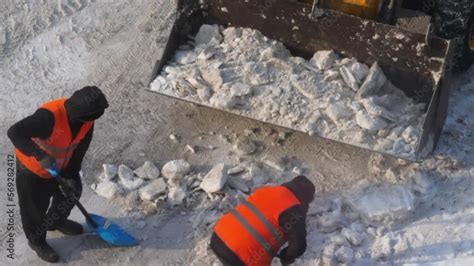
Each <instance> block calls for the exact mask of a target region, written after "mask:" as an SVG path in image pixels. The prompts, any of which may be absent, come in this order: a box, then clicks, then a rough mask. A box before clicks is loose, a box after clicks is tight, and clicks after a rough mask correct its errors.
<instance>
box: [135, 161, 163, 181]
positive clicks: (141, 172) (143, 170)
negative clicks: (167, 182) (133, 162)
mask: <svg viewBox="0 0 474 266" xmlns="http://www.w3.org/2000/svg"><path fill="white" fill-rule="evenodd" d="M134 173H135V174H136V175H137V176H138V177H140V178H144V179H156V178H158V177H159V176H160V169H158V167H156V166H155V164H153V163H152V162H150V161H146V162H145V163H144V164H143V165H142V166H140V167H139V168H137V169H135V171H134Z"/></svg>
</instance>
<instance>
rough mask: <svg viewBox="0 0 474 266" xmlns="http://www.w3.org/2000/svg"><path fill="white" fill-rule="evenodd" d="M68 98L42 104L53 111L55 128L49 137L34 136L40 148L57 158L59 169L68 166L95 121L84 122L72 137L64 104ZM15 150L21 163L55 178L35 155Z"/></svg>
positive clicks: (44, 107)
mask: <svg viewBox="0 0 474 266" xmlns="http://www.w3.org/2000/svg"><path fill="white" fill-rule="evenodd" d="M66 100H67V99H59V100H54V101H51V102H48V103H45V104H44V105H43V106H41V108H43V109H46V110H49V111H50V112H51V113H53V115H54V128H53V131H52V133H51V136H49V138H47V139H39V138H32V140H33V141H34V142H35V143H36V144H37V145H38V147H39V148H40V149H42V150H43V151H45V152H46V153H47V154H48V155H50V156H52V157H53V158H55V159H56V163H57V167H58V169H59V170H63V169H65V168H66V167H67V165H68V163H69V160H70V159H71V157H72V155H73V153H74V150H75V149H76V147H77V145H79V143H80V142H81V140H82V139H83V138H84V137H85V136H86V134H87V132H89V130H90V129H91V128H92V125H93V124H94V122H86V123H84V124H83V125H82V127H81V129H80V130H79V133H78V134H77V136H76V138H75V139H72V135H71V128H70V126H69V120H68V117H67V112H66V108H65V106H64V103H65V102H66ZM15 151H16V156H17V158H18V160H19V161H20V163H21V164H22V165H24V166H25V167H26V168H27V169H28V170H30V171H31V172H33V173H35V174H36V175H38V176H40V177H42V178H45V179H51V178H53V176H51V175H50V174H49V172H48V171H47V170H46V169H44V168H43V167H42V166H41V164H40V163H39V161H38V160H37V159H36V158H35V157H34V156H27V155H25V154H24V153H23V152H22V151H20V150H19V149H16V150H15Z"/></svg>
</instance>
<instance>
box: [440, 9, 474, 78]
mask: <svg viewBox="0 0 474 266" xmlns="http://www.w3.org/2000/svg"><path fill="white" fill-rule="evenodd" d="M473 16H474V1H473V0H439V1H438V4H437V7H436V9H435V11H434V16H433V19H434V27H435V33H436V35H437V36H439V37H441V38H445V39H448V40H453V45H454V59H453V64H452V65H451V69H452V70H453V72H462V71H464V70H466V69H467V68H469V67H470V65H471V64H472V62H473V54H474V52H473V51H474V49H473V48H471V45H470V41H471V36H472V34H473V33H472V31H473Z"/></svg>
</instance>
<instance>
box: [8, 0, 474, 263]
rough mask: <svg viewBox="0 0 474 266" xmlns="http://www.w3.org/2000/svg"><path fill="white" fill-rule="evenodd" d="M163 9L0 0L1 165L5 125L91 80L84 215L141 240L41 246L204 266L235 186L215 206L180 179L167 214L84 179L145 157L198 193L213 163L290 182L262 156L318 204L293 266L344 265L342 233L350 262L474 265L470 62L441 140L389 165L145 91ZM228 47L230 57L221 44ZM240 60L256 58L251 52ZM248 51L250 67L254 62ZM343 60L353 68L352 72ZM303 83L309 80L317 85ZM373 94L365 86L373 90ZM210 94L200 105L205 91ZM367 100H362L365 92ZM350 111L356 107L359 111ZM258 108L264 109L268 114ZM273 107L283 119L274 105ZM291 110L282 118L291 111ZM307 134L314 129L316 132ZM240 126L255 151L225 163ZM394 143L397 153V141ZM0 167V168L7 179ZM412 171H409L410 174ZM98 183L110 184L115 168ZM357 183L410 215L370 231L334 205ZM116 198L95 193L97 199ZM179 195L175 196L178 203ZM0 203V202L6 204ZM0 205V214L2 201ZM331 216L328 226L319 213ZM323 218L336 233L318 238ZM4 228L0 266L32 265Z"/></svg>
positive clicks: (230, 33)
mask: <svg viewBox="0 0 474 266" xmlns="http://www.w3.org/2000/svg"><path fill="white" fill-rule="evenodd" d="M174 5H175V2H174V1H160V0H158V1H156V0H153V1H151V0H140V1H136V2H135V1H134V2H130V1H123V0H117V1H107V2H106V3H105V2H103V1H60V2H54V3H53V2H48V1H24V0H18V1H14V2H11V1H6V3H5V5H4V6H2V7H3V8H2V10H1V11H0V12H1V13H2V17H4V18H5V22H6V23H5V24H4V25H2V26H1V27H0V28H1V29H0V43H1V44H0V45H1V49H0V68H1V71H0V81H1V84H2V92H4V93H2V94H0V101H1V102H2V104H1V105H0V114H1V116H0V118H1V123H2V127H0V130H3V131H2V134H1V136H3V138H2V139H1V141H0V145H1V149H0V151H1V153H2V158H7V153H11V151H12V146H11V144H10V142H9V141H8V139H7V138H6V130H7V129H8V127H9V126H10V125H11V124H12V123H14V122H15V121H17V120H18V119H20V118H22V117H25V116H27V115H30V114H31V113H32V112H33V111H34V110H35V109H36V108H37V106H38V105H39V104H41V103H43V102H45V101H47V100H51V99H54V98H58V97H66V96H69V95H70V94H71V93H72V92H73V91H74V90H75V89H77V88H80V87H82V86H85V85H88V84H91V83H94V84H97V85H98V86H100V87H101V88H102V89H103V90H104V92H105V93H106V94H107V96H108V98H109V100H110V103H111V107H110V109H108V110H107V112H106V114H105V115H104V117H103V118H101V119H100V120H99V121H98V122H97V123H96V131H95V132H94V140H93V142H92V143H91V148H90V149H89V151H88V153H87V156H86V158H85V159H84V162H83V172H84V177H83V183H84V191H83V195H82V198H81V203H82V204H83V205H84V206H85V207H86V209H87V210H88V211H90V212H92V213H97V214H100V215H103V216H104V217H108V218H110V219H111V220H112V221H114V222H117V223H118V224H120V225H121V226H122V227H123V228H125V229H126V230H127V231H129V232H131V233H132V234H133V235H134V236H136V237H137V238H139V239H140V246H139V247H134V248H123V249H120V252H117V249H113V248H109V247H107V246H104V243H103V242H101V241H100V240H99V239H97V238H95V237H91V234H93V232H91V231H88V233H87V234H85V235H82V236H77V237H64V236H63V235H60V234H58V233H56V232H48V242H49V243H50V244H51V245H52V246H53V247H54V248H55V249H56V250H57V251H58V252H59V253H60V255H61V259H62V261H61V262H62V263H68V264H72V265H94V264H117V263H118V264H124V265H125V264H139V265H161V264H166V265H212V264H214V263H216V262H217V258H216V257H215V256H214V255H213V254H212V252H211V251H210V250H209V249H208V241H209V236H210V234H211V232H212V227H213V224H214V223H215V221H216V220H217V219H218V218H219V217H220V216H221V215H222V213H224V212H225V211H226V210H227V209H228V208H229V206H235V204H237V203H238V200H239V199H241V198H242V197H245V196H242V194H243V193H242V194H239V192H238V191H236V190H235V189H228V188H224V194H225V195H226V196H225V198H223V196H222V195H213V197H214V196H215V198H214V199H210V198H208V197H207V195H205V194H204V193H199V192H191V191H190V190H189V187H191V186H188V185H187V184H186V190H185V188H184V187H182V188H173V190H174V194H173V195H172V198H173V199H175V200H176V202H178V203H180V205H177V206H175V207H171V206H170V205H167V204H166V203H167V197H168V196H169V194H168V193H167V194H165V195H160V196H159V197H158V198H157V199H155V200H154V201H153V202H150V201H143V202H140V200H141V199H140V198H139V196H138V197H137V195H138V189H137V190H134V191H131V192H129V193H127V194H126V195H125V194H124V195H122V194H121V193H117V194H116V195H115V197H112V198H110V200H106V199H105V198H104V197H102V196H99V195H96V193H95V192H94V191H91V190H90V189H89V187H90V185H91V184H95V183H97V180H96V179H95V178H96V177H99V176H101V174H102V173H103V171H104V168H102V164H110V165H119V164H122V163H123V164H125V165H128V166H130V167H132V168H133V169H135V168H136V167H139V166H141V165H142V164H143V162H144V161H145V159H146V160H149V161H152V162H155V163H156V164H157V165H160V166H161V165H165V164H166V163H167V162H169V161H170V160H174V159H175V158H183V159H185V160H186V161H189V163H190V164H192V165H193V171H196V172H197V173H198V174H196V175H195V176H194V174H192V173H190V176H191V177H189V178H188V176H184V177H183V179H182V180H181V181H182V182H183V183H187V182H188V181H189V182H191V181H193V184H194V185H192V186H199V183H200V179H199V174H202V176H204V174H205V173H207V172H208V171H209V170H210V169H211V168H212V167H213V166H214V165H217V164H219V163H225V164H228V165H239V166H241V167H243V168H245V169H247V172H242V173H239V174H236V175H235V177H239V178H242V180H244V181H245V182H246V183H247V184H248V185H249V187H250V188H251V189H254V188H255V184H254V183H255V181H258V182H256V183H261V184H268V182H271V183H281V182H284V181H286V180H287V178H291V177H292V176H294V173H291V172H283V173H282V172H279V171H278V170H276V169H274V168H272V167H268V168H267V167H266V164H261V163H258V162H260V161H261V160H262V159H263V158H264V157H268V156H273V157H274V158H275V160H276V159H278V158H281V157H286V158H291V159H293V160H294V161H295V165H293V166H291V167H287V168H286V169H293V168H295V167H298V168H299V169H304V170H305V174H307V175H308V177H309V178H310V179H311V180H312V181H313V182H314V183H315V184H316V187H317V193H316V196H317V198H316V200H315V202H314V203H313V204H312V205H311V209H312V211H311V215H310V216H308V219H307V232H308V237H307V239H308V248H307V251H306V253H305V254H304V255H303V257H302V258H300V259H298V260H297V261H296V263H295V265H320V263H323V262H324V263H326V264H329V263H337V259H338V258H339V259H344V258H350V256H348V255H350V254H348V253H350V252H344V250H342V251H340V252H339V253H337V254H338V255H340V256H339V257H337V256H336V252H337V251H338V250H340V249H341V246H340V245H338V244H335V243H331V242H330V240H331V239H333V240H336V239H337V241H341V238H340V237H339V236H344V237H345V238H346V239H347V241H346V243H347V242H349V244H350V246H349V245H348V246H346V247H347V248H350V249H352V250H353V254H354V255H353V260H352V264H355V265H392V264H395V265H402V264H403V265H472V264H473V262H474V253H473V241H474V237H473V236H474V232H473V227H472V224H473V222H474V220H473V213H474V207H473V206H474V205H473V202H474V198H473V195H474V185H473V183H472V179H473V178H474V156H472V154H473V150H474V136H473V134H472V128H473V126H474V115H473V114H474V105H473V102H474V79H473V77H474V68H471V69H470V70H469V71H468V72H467V73H465V74H463V75H461V76H456V77H455V78H454V79H453V81H452V90H451V93H450V94H451V95H450V109H449V113H448V118H447V121H446V125H445V129H444V133H443V135H442V136H441V138H440V143H439V146H438V149H437V150H436V152H435V154H434V156H432V157H430V158H428V159H427V160H425V161H422V162H408V161H403V160H395V159H393V158H391V157H385V156H381V155H378V154H377V155H375V154H373V153H369V152H367V151H364V150H361V149H357V148H353V147H350V146H347V145H340V144H337V143H334V142H328V141H326V140H322V139H319V138H309V137H308V136H305V135H303V134H299V133H295V134H292V135H291V136H288V137H285V138H284V140H282V139H281V138H280V137H279V135H280V133H285V132H284V130H282V129H281V128H277V127H270V126H266V125H263V124H261V123H255V122H252V121H249V120H246V119H238V118H235V117H234V116H230V115H225V114H222V113H220V112H215V111H211V110H204V109H200V108H197V107H195V106H192V105H187V104H184V103H179V102H175V101H171V100H169V99H167V98H165V97H161V96H158V95H155V94H150V93H149V92H145V89H146V88H147V85H148V82H149V78H150V77H149V74H150V72H151V69H152V68H153V66H154V64H155V62H156V60H157V59H159V54H160V53H161V52H162V49H163V48H164V47H163V46H164V43H162V42H160V40H161V38H167V34H168V33H169V30H170V28H171V26H172V25H171V24H172V23H170V20H169V19H170V18H171V19H172V18H174V14H173V12H172V10H173V9H174V8H175V6H174ZM239 32H240V33H239ZM239 34H240V35H241V36H242V34H243V32H242V31H241V30H239V29H235V28H228V29H226V30H225V31H224V34H223V36H224V40H233V39H235V38H234V36H238V35H239ZM241 36H240V37H241ZM379 37H380V36H379ZM240 41H241V42H243V41H245V40H244V39H241V40H240ZM221 45H222V43H221ZM226 49H232V45H228V47H226ZM208 52H209V51H208ZM275 52H276V53H275ZM280 52H281V50H280V49H279V48H278V47H276V48H275V49H274V50H273V51H270V50H269V51H267V53H266V54H265V58H264V59H265V60H267V61H270V62H271V61H272V60H275V59H268V58H269V57H270V56H271V55H272V54H273V56H275V57H276V55H275V54H277V55H278V56H284V54H281V53H280ZM211 53H212V54H213V55H212V57H211V58H207V59H206V60H213V58H214V57H215V56H216V55H218V53H214V52H209V53H208V56H209V54H211ZM245 54H246V55H245V56H253V53H252V51H246V53H245ZM206 57H207V56H206ZM258 57H259V58H258V60H259V59H260V54H258ZM199 60H203V59H200V58H198V59H197V61H196V62H198V61H199ZM275 62H280V61H275ZM280 63H281V62H280ZM346 66H347V67H348V68H349V70H350V71H354V68H353V66H354V65H353V64H348V65H346ZM302 67H304V68H305V69H306V70H308V71H312V72H314V70H316V71H320V69H319V68H318V67H317V66H314V65H311V64H310V63H307V65H302ZM312 69H313V70H312ZM314 73H316V72H314ZM353 73H354V76H357V74H355V72H353ZM369 75H370V74H369ZM224 76H225V75H224ZM321 78H322V79H325V82H327V80H332V81H335V80H339V81H340V79H341V77H340V74H339V71H327V72H326V73H325V74H324V75H323V76H322V77H321ZM371 79H373V80H376V79H374V78H371ZM295 80H298V79H295ZM305 80H307V79H305V78H302V79H301V80H300V81H299V82H300V83H298V84H300V89H302V90H305V91H307V95H308V96H314V95H317V93H319V91H315V90H308V89H309V88H311V86H309V85H308V84H311V83H307V84H304V82H303V81H305ZM381 80H383V78H382V79H381ZM257 81H258V80H257ZM311 82H313V84H317V83H316V82H315V81H314V80H313V81H311ZM374 83H376V82H375V81H374ZM163 84H164V83H163ZM163 84H162V85H163ZM301 84H303V85H301ZM307 85H308V86H307ZM160 86H161V85H160ZM313 87H314V86H313ZM376 87H377V86H375V87H374V88H373V89H374V91H379V89H378V88H376ZM362 88H364V86H361V89H359V91H358V92H359V94H360V92H361V91H362ZM318 89H321V88H318ZM198 91H199V90H198ZM234 92H236V91H234ZM256 92H260V91H259V90H257V91H255V90H252V92H251V93H250V94H249V95H253V94H254V93H256ZM207 93H208V95H209V97H210V93H211V91H209V90H208V91H207ZM205 94H206V93H203V96H206V95H205ZM274 95H280V96H282V95H284V91H282V90H280V92H279V93H277V91H276V90H275V91H273V92H272V93H271V94H267V95H265V97H266V98H267V99H268V100H269V97H276V96H274ZM237 97H241V96H237ZM246 97H248V96H246ZM305 97H306V96H305ZM370 97H372V92H371V93H369V96H368V97H367V96H365V95H364V96H363V97H362V98H365V99H369V98H370ZM203 98H204V99H205V98H206V97H203ZM308 98H309V97H308ZM208 100H209V98H207V99H206V100H203V101H208ZM269 101H271V100H269ZM335 102H336V101H335ZM374 102H375V103H377V101H374ZM332 103H333V102H332ZM308 104H309V103H308ZM347 106H348V107H350V108H351V109H352V110H354V112H356V111H360V109H359V110H357V106H354V105H349V104H348V105H347ZM379 106H382V107H386V106H384V105H379ZM359 107H360V108H364V109H365V108H366V107H365V106H363V105H362V104H361V106H359ZM268 108H269V110H272V108H271V106H269V107H268ZM402 108H405V107H402ZM274 109H276V110H281V111H284V109H285V107H284V106H283V107H282V106H278V107H277V108H274ZM288 109H290V111H291V108H288ZM366 111H367V112H369V111H368V110H366ZM288 113H291V112H288ZM270 114H271V112H270ZM289 117H290V116H288V118H289ZM314 117H316V115H315V116H314ZM295 119H298V117H297V116H296V117H295ZM385 119H386V118H385ZM295 121H297V120H295ZM317 126H318V127H323V125H322V124H321V125H319V124H318V125H317ZM328 126H333V125H332V122H330V121H329V122H328ZM246 129H259V130H252V132H253V133H252V134H251V135H250V136H251V138H252V140H253V141H255V142H256V143H258V144H259V146H260V145H261V147H264V148H263V149H262V150H261V151H260V150H259V152H256V153H255V154H253V155H252V156H249V157H248V158H241V157H239V156H235V155H233V153H232V151H233V145H234V144H235V142H236V139H237V138H238V135H243V134H244V131H245V130H246ZM405 130H408V129H407V127H405V128H399V129H397V131H398V132H395V133H394V131H392V133H390V134H387V135H388V137H390V139H389V140H391V141H394V140H397V139H398V138H400V139H403V142H404V143H406V142H407V141H413V139H412V137H410V136H409V133H410V131H411V129H409V130H408V131H407V132H405ZM415 130H416V128H415ZM209 132H215V134H209ZM383 133H384V132H379V134H383ZM385 133H386V132H385ZM404 133H405V134H404ZM170 134H175V135H176V136H178V135H179V138H180V139H182V140H183V141H185V143H187V144H192V145H197V146H199V147H207V146H209V145H212V146H214V147H216V149H212V150H205V151H203V152H198V153H196V154H189V153H185V149H184V144H183V145H181V144H180V143H178V142H174V141H172V140H170V139H169V136H170ZM220 136H222V138H221V137H220ZM397 145H399V146H400V147H404V144H403V143H400V142H399V144H397ZM389 146H390V145H389ZM391 146H392V147H393V144H392V145H391ZM5 161H6V160H3V161H2V163H1V165H2V167H1V168H2V169H1V170H2V171H4V172H6V164H5ZM420 169H421V171H415V174H413V172H412V170H420ZM272 171H273V172H272ZM250 172H251V173H252V174H250ZM417 173H419V174H417ZM108 175H109V176H108V177H110V176H115V174H113V171H111V172H110V174H108ZM192 176H194V177H192ZM259 176H263V178H259ZM108 177H107V178H108ZM232 177H234V176H232ZM244 177H245V179H244ZM270 177H271V178H270ZM394 177H395V178H394ZM111 178H112V177H111ZM116 179H117V178H115V180H114V179H113V178H112V179H111V180H112V181H104V182H98V183H97V185H96V186H95V189H96V191H97V190H98V188H101V187H102V188H107V187H115V188H117V190H120V184H119V182H117V180H116ZM201 179H202V177H201ZM157 180H161V179H160V178H158V179H157ZM360 180H366V181H368V182H373V183H376V184H379V183H390V184H394V185H403V186H405V187H408V188H409V189H410V190H411V191H412V193H413V195H414V196H415V204H414V212H412V213H411V214H408V216H407V217H406V218H405V219H404V220H401V221H390V222H389V223H384V222H382V224H377V225H375V224H367V223H366V222H365V221H364V219H361V218H360V217H359V213H358V212H356V211H354V209H353V208H351V207H350V206H347V205H345V202H344V201H342V200H341V198H343V197H344V195H346V194H347V193H349V192H351V191H352V189H353V188H354V187H356V186H358V185H359V183H358V181H360ZM228 181H229V180H228ZM108 182H109V183H108ZM149 182H155V181H145V184H144V187H145V186H146V185H147V184H149ZM183 186H184V184H183ZM102 188H101V190H102ZM170 188H171V187H168V189H170ZM113 190H114V189H112V190H109V189H104V191H107V192H110V191H113ZM170 190H171V189H170ZM0 192H1V194H2V195H6V193H7V186H6V185H4V186H0ZM121 192H122V191H121ZM124 193H126V192H125V191H124ZM106 195H107V193H106ZM183 195H184V196H185V198H184V199H182V200H181V201H180V198H182V197H183ZM239 195H240V196H239ZM125 196H127V197H130V199H129V200H130V203H131V202H134V204H138V205H135V206H136V207H135V208H128V207H127V204H124V205H125V206H124V205H122V204H121V201H122V200H123V197H125ZM381 199H383V197H382V198H381ZM193 200H194V201H193ZM376 200H377V201H378V200H380V198H376ZM1 201H2V203H5V202H6V199H5V198H4V196H2V198H1ZM137 201H138V202H137ZM193 204H195V205H193ZM130 205H131V204H130ZM2 206H4V207H3V208H4V209H3V211H5V212H6V211H7V210H6V209H5V208H6V207H5V204H2ZM315 206H319V208H317V207H315ZM142 211H143V212H142ZM328 215H331V216H329V217H332V218H331V219H327V218H328ZM2 217H3V218H2V224H5V225H6V224H7V222H8V221H7V218H8V217H7V216H6V215H4V216H2ZM322 217H326V218H325V219H326V221H327V223H325V225H327V226H326V227H320V225H321V223H320V222H321V221H322ZM71 219H73V220H76V221H79V222H82V223H83V224H84V223H85V221H84V218H83V217H82V215H81V214H80V212H79V211H78V210H77V208H75V209H74V210H73V213H72V216H71ZM331 223H332V225H335V226H333V228H331V230H327V231H331V232H329V233H326V229H327V228H328V227H331V226H329V225H331ZM334 227H335V229H334ZM15 229H16V237H15V238H14V240H15V253H16V256H15V260H14V261H12V260H10V259H7V258H6V257H5V256H2V262H3V261H5V263H4V264H5V265H6V264H7V263H8V265H11V264H13V265H25V264H38V263H40V261H39V259H38V258H37V256H36V255H35V254H34V253H33V252H31V250H30V249H29V248H28V246H27V243H26V240H25V238H24V235H23V233H22V229H21V226H20V214H19V209H18V207H16V209H15ZM348 229H350V230H352V231H354V232H357V233H359V234H362V235H364V240H363V241H362V243H361V244H360V245H359V246H357V245H354V244H352V242H351V240H350V238H351V234H349V233H348V231H347V230H348ZM333 235H334V237H333ZM353 240H354V239H353ZM356 242H357V241H356ZM356 242H354V243H356ZM338 243H343V242H338ZM3 247H5V246H3ZM4 250H5V249H4ZM346 251H347V250H346ZM3 254H6V253H3ZM342 255H344V256H342ZM346 256H347V257H346ZM277 265H279V264H277Z"/></svg>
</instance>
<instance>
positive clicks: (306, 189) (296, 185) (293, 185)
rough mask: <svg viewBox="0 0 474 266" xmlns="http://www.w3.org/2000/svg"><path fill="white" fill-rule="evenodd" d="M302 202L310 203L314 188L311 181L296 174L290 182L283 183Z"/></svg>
mask: <svg viewBox="0 0 474 266" xmlns="http://www.w3.org/2000/svg"><path fill="white" fill-rule="evenodd" d="M283 186H285V187H287V188H288V189H289V190H291V192H293V194H295V196H296V197H297V198H298V199H299V200H300V201H301V203H303V204H308V205H309V204H310V203H311V201H313V199H314V193H315V192H316V188H315V187H314V185H313V183H312V182H311V181H310V180H309V179H308V178H307V177H306V176H302V175H300V176H297V177H295V178H294V179H293V180H291V181H290V182H287V183H284V184H283Z"/></svg>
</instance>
